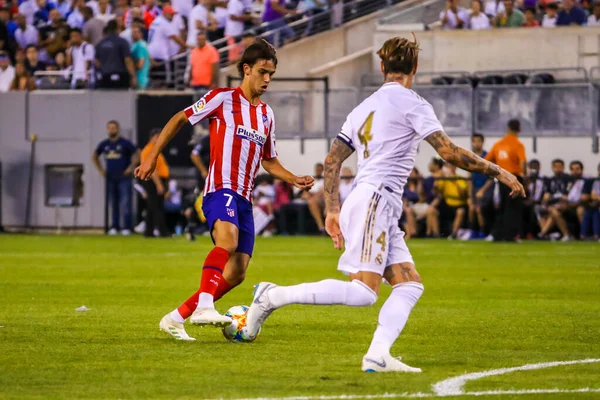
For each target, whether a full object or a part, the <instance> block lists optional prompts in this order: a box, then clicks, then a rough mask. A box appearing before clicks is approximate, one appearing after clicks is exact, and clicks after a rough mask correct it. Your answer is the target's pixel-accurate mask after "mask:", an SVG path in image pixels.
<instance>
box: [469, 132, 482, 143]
mask: <svg viewBox="0 0 600 400" xmlns="http://www.w3.org/2000/svg"><path fill="white" fill-rule="evenodd" d="M474 138H479V139H481V141H482V142H483V141H485V138H484V137H483V135H482V134H481V133H474V134H473V135H471V139H474Z"/></svg>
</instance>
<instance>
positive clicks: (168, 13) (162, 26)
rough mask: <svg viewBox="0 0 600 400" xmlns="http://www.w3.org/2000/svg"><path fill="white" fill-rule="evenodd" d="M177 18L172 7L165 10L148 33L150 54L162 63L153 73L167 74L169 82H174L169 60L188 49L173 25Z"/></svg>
mask: <svg viewBox="0 0 600 400" xmlns="http://www.w3.org/2000/svg"><path fill="white" fill-rule="evenodd" d="M174 16H175V10H173V7H171V6H170V5H167V6H165V7H164V8H163V10H162V14H161V15H159V16H158V17H156V19H155V20H154V21H153V22H152V24H151V25H150V31H149V32H148V43H149V45H148V52H149V53H150V56H151V57H152V58H153V59H154V60H156V61H158V62H160V65H158V66H156V67H154V68H153V69H152V71H153V72H154V73H156V74H157V75H162V74H163V73H165V72H166V76H167V82H168V83H170V82H172V79H171V71H172V65H171V64H172V62H170V61H169V60H170V59H171V58H172V57H173V56H175V55H177V54H178V53H179V50H180V49H181V48H185V47H188V46H187V45H186V43H185V42H184V41H183V40H181V37H180V36H179V33H180V32H179V30H178V29H177V27H176V26H175V24H173V23H172V21H173V17H174Z"/></svg>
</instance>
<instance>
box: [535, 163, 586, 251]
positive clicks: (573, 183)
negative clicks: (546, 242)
mask: <svg viewBox="0 0 600 400" xmlns="http://www.w3.org/2000/svg"><path fill="white" fill-rule="evenodd" d="M569 169H570V170H571V179H570V180H569V183H568V186H567V191H568V194H567V195H566V198H565V197H564V196H562V197H561V198H560V199H559V200H558V202H556V203H554V204H552V205H551V206H550V207H549V208H548V211H549V218H548V220H547V221H546V223H545V224H544V226H543V227H542V230H541V232H540V236H541V237H543V238H544V237H547V235H548V234H549V233H550V232H551V230H552V229H554V228H555V227H558V229H559V231H560V233H561V234H562V239H561V241H563V242H568V241H570V240H572V239H573V236H580V229H579V227H580V226H581V222H582V220H583V215H584V212H585V207H584V205H583V204H582V201H581V200H582V192H583V187H584V185H585V180H584V179H582V178H583V164H582V163H581V162H580V161H573V162H571V164H570V165H569ZM575 234H576V235H575Z"/></svg>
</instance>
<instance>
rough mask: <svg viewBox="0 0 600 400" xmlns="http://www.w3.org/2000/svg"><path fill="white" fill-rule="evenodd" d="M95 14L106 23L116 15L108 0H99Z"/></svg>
mask: <svg viewBox="0 0 600 400" xmlns="http://www.w3.org/2000/svg"><path fill="white" fill-rule="evenodd" d="M94 16H95V17H96V18H98V19H99V20H100V21H103V22H104V23H105V24H106V23H108V21H111V20H113V19H115V17H116V15H115V14H113V12H112V6H111V5H110V4H108V0H98V9H97V10H94Z"/></svg>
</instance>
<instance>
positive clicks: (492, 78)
mask: <svg viewBox="0 0 600 400" xmlns="http://www.w3.org/2000/svg"><path fill="white" fill-rule="evenodd" d="M503 83H504V79H503V78H502V76H500V75H486V76H483V77H482V78H481V80H480V81H479V84H481V85H501V84H503Z"/></svg>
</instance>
